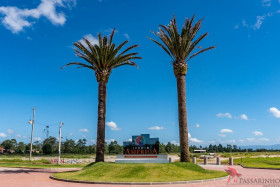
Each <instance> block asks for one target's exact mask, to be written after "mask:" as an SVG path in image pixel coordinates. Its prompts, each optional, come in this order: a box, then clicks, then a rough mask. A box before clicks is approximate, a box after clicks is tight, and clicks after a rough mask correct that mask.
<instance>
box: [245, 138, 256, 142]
mask: <svg viewBox="0 0 280 187" xmlns="http://www.w3.org/2000/svg"><path fill="white" fill-rule="evenodd" d="M246 139H247V140H248V142H253V141H255V140H256V139H255V138H246Z"/></svg>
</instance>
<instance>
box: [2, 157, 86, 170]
mask: <svg viewBox="0 0 280 187" xmlns="http://www.w3.org/2000/svg"><path fill="white" fill-rule="evenodd" d="M84 166H86V164H59V165H58V164H54V163H51V161H50V160H48V159H40V160H33V161H29V160H23V159H20V158H11V159H7V158H6V159H0V167H12V168H13V167H15V168H82V167H84Z"/></svg>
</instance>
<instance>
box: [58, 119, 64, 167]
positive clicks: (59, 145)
mask: <svg viewBox="0 0 280 187" xmlns="http://www.w3.org/2000/svg"><path fill="white" fill-rule="evenodd" d="M62 125H64V123H61V122H60V123H59V142H58V161H57V162H58V164H60V155H61V127H62Z"/></svg>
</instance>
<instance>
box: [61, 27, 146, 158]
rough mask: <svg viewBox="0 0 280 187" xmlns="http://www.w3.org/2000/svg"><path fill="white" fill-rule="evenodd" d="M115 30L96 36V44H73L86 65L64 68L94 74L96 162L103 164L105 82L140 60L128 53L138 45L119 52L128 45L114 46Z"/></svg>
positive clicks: (86, 42)
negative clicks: (95, 85)
mask: <svg viewBox="0 0 280 187" xmlns="http://www.w3.org/2000/svg"><path fill="white" fill-rule="evenodd" d="M114 34H115V29H114V30H113V31H112V33H111V35H110V36H109V38H107V37H106V36H103V37H102V35H101V34H100V33H99V34H98V44H93V43H91V42H90V41H89V40H88V39H87V38H83V42H84V43H82V42H81V41H78V42H75V43H74V46H75V47H76V48H75V49H74V50H75V53H76V56H78V57H80V58H82V59H84V60H85V61H86V62H87V63H86V64H85V63H80V62H72V63H69V64H67V65H65V66H63V67H62V68H61V69H63V68H64V67H66V66H70V65H78V66H79V67H78V68H81V67H84V68H89V69H91V70H93V71H94V72H95V76H96V80H97V82H98V122H97V141H96V160H95V161H96V162H104V144H105V115H106V95H107V82H108V80H109V77H110V74H111V72H112V70H113V69H115V68H117V67H120V66H124V65H132V66H136V67H137V64H136V63H135V62H134V61H133V60H134V59H141V57H138V56H137V55H138V53H130V50H131V49H134V48H136V47H138V46H139V45H132V46H130V47H128V48H127V49H125V50H123V51H122V52H120V50H121V49H122V47H123V46H124V45H125V44H126V43H128V41H124V42H123V43H121V44H120V45H118V46H116V45H115V44H114V43H113V37H114Z"/></svg>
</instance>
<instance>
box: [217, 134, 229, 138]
mask: <svg viewBox="0 0 280 187" xmlns="http://www.w3.org/2000/svg"><path fill="white" fill-rule="evenodd" d="M218 136H221V137H223V138H225V137H226V136H227V135H225V134H218Z"/></svg>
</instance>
